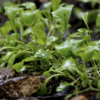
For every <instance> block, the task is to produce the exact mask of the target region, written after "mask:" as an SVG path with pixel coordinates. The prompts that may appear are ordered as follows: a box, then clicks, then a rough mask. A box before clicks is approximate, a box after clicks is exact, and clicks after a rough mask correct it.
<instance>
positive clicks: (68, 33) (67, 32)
mask: <svg viewBox="0 0 100 100" xmlns="http://www.w3.org/2000/svg"><path fill="white" fill-rule="evenodd" d="M66 32H67V34H68V37H69V39H71V37H70V33H69V31H68V26H67V27H66Z"/></svg>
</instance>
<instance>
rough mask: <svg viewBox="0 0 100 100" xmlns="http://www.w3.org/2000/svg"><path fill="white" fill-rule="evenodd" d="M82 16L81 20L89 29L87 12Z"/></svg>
mask: <svg viewBox="0 0 100 100" xmlns="http://www.w3.org/2000/svg"><path fill="white" fill-rule="evenodd" d="M82 18H83V20H84V22H85V25H86V27H87V29H88V30H89V26H88V12H86V13H84V15H83V16H82Z"/></svg>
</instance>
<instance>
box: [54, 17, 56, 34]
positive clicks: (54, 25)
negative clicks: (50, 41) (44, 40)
mask: <svg viewBox="0 0 100 100" xmlns="http://www.w3.org/2000/svg"><path fill="white" fill-rule="evenodd" d="M55 24H56V20H55V18H53V25H54V28H53V36H55Z"/></svg>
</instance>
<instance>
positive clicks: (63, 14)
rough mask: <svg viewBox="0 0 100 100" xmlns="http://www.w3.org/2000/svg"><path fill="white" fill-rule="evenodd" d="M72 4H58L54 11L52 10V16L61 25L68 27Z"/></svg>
mask: <svg viewBox="0 0 100 100" xmlns="http://www.w3.org/2000/svg"><path fill="white" fill-rule="evenodd" d="M72 8H73V5H67V6H64V7H63V6H60V7H59V8H58V9H57V10H56V11H54V12H52V15H53V17H54V18H55V19H56V21H58V22H59V23H60V24H61V25H62V27H64V28H66V27H68V21H69V18H70V15H71V11H72Z"/></svg>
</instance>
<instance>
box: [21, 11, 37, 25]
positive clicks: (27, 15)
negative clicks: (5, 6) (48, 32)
mask: <svg viewBox="0 0 100 100" xmlns="http://www.w3.org/2000/svg"><path fill="white" fill-rule="evenodd" d="M36 13H37V11H31V10H26V11H24V12H23V13H22V15H21V20H22V22H23V24H24V25H26V26H31V25H33V24H34V23H35V22H36V20H37V16H36Z"/></svg>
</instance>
